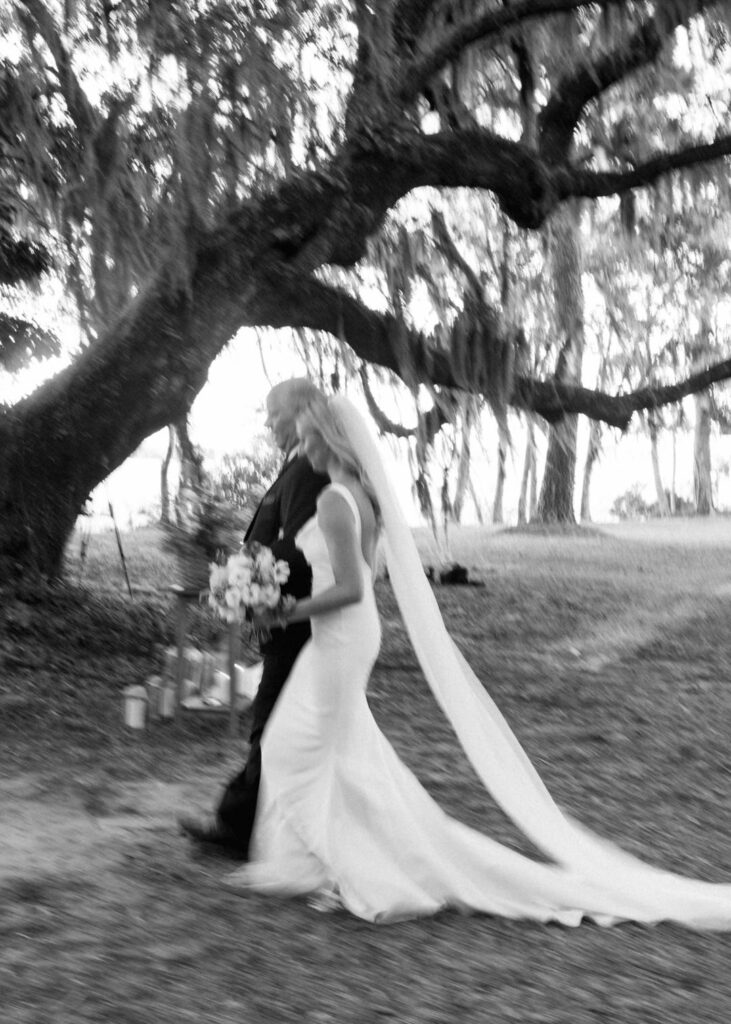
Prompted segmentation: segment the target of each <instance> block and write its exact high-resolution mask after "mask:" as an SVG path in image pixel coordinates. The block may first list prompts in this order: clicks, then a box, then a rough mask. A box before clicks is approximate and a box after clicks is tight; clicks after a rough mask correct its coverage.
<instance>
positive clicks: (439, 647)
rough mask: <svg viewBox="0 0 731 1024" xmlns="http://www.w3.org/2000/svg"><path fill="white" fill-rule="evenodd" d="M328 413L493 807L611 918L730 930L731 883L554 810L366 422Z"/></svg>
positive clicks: (355, 415)
mask: <svg viewBox="0 0 731 1024" xmlns="http://www.w3.org/2000/svg"><path fill="white" fill-rule="evenodd" d="M330 407H331V410H332V412H333V414H334V415H335V417H336V418H337V420H338V421H339V423H340V425H341V427H342V428H343V430H344V431H345V433H346V435H347V437H348V440H349V441H350V443H351V445H352V447H353V450H354V452H355V454H356V456H357V458H358V461H359V462H360V464H361V466H362V467H363V470H364V472H365V474H366V476H367V477H368V481H369V483H370V485H371V487H372V489H373V492H374V493H375V495H376V498H377V501H378V503H379V506H380V513H381V518H382V522H383V530H384V534H385V543H386V560H387V565H388V571H389V576H390V580H391V583H392V585H393V589H394V593H395V595H396V599H397V601H398V604H399V608H400V610H401V614H402V616H403V619H404V623H405V625H406V629H407V631H408V634H409V637H410V639H411V643H412V645H413V647H414V650H415V652H416V655H417V657H418V659H419V663H420V665H421V668H422V670H423V672H424V675H425V676H426V679H427V681H428V683H429V686H430V688H431V690H432V693H433V694H434V696H435V698H436V700H437V702H438V703H439V705H440V707H441V708H442V710H443V712H444V714H445V715H446V717H447V719H448V720H449V722H450V723H451V725H452V727H453V729H454V731H455V733H456V735H457V738H458V739H459V742H460V744H461V746H462V748H463V750H464V752H465V754H466V755H467V757H468V759H469V760H470V762H471V764H472V766H473V768H474V769H475V771H476V772H477V775H478V777H479V778H480V780H481V781H482V783H483V785H484V786H485V788H486V789H487V790H488V792H489V793H490V794H491V795H492V797H493V798H494V800H495V801H496V803H497V804H498V805H499V806H500V807H501V808H502V809H503V811H504V812H505V813H506V814H507V815H508V816H509V817H510V818H511V819H512V820H513V821H514V822H515V824H516V825H517V826H518V827H519V828H520V829H521V830H522V831H523V832H524V833H525V835H526V836H527V837H528V838H529V839H530V840H531V841H532V842H533V843H534V845H535V846H536V848H537V849H539V850H541V851H542V852H543V853H544V854H545V855H546V856H547V857H549V858H550V859H551V860H552V861H554V862H555V863H556V864H558V865H560V866H562V867H563V868H565V869H566V870H567V871H568V872H570V873H571V875H572V876H574V877H576V878H577V879H581V878H583V879H586V880H587V881H591V882H592V884H593V885H594V886H595V887H596V886H599V887H601V889H602V890H603V891H604V892H605V893H606V894H607V895H609V896H612V897H614V896H616V899H617V917H618V918H629V919H633V920H641V921H646V922H650V921H660V920H667V919H673V920H676V921H681V922H683V923H685V924H687V925H690V926H691V927H698V928H718V929H728V928H731V885H720V884H719V885H717V884H712V883H708V882H701V881H696V880H693V879H689V878H684V877H682V876H680V875H676V874H673V873H671V872H667V871H663V870H660V869H658V868H654V867H651V866H650V865H648V864H645V863H643V862H642V861H640V860H638V859H637V858H635V857H633V856H632V855H630V854H628V853H625V852H624V851H622V850H620V849H619V848H618V847H616V846H615V845H613V844H612V843H610V842H608V841H606V840H604V839H601V838H599V837H598V836H596V835H594V834H593V833H591V832H590V831H588V830H587V829H585V828H584V827H583V826H581V825H579V824H578V823H577V822H575V821H573V820H572V819H571V818H570V817H568V816H567V815H566V814H564V813H563V812H562V811H561V810H560V808H559V807H558V806H557V805H556V803H555V802H554V800H553V799H552V797H551V795H550V794H549V792H548V790H547V789H546V787H545V785H544V784H543V782H542V781H541V778H540V776H539V775H538V773H537V771H536V770H535V768H534V767H533V765H532V764H531V762H530V760H529V758H528V756H527V755H526V753H525V751H524V750H523V749H522V747H521V746H520V743H519V742H518V740H517V738H516V737H515V736H514V734H513V732H512V731H511V729H510V727H509V726H508V724H507V722H506V721H505V719H504V718H503V716H502V714H501V713H500V711H499V710H498V708H497V706H496V705H495V703H494V702H493V701H492V699H491V698H490V697H489V695H488V694H487V692H486V691H485V688H484V686H483V685H482V683H481V682H480V680H479V679H478V678H477V677H476V676H475V674H474V672H473V671H472V669H471V668H470V666H469V664H468V663H467V661H466V660H465V659H464V657H463V656H462V654H461V653H460V651H459V650H458V648H457V646H456V645H455V644H454V642H453V641H452V639H451V637H450V636H449V633H448V632H447V629H446V626H445V624H444V621H443V619H442V616H441V612H440V611H439V606H438V605H437V602H436V600H435V598H434V595H433V593H432V590H431V587H430V585H429V583H428V581H427V579H426V576H425V574H424V570H423V567H422V564H421V560H420V558H419V554H418V551H417V549H416V545H415V543H414V539H413V536H412V533H411V530H410V528H409V526H408V524H407V523H406V520H405V518H404V515H403V512H402V510H401V507H400V504H399V501H398V499H397V497H396V495H395V493H394V490H393V487H392V485H391V482H390V480H389V477H388V474H387V473H386V470H385V466H384V464H383V461H382V459H381V456H380V453H379V450H378V445H377V442H376V440H375V438H374V437H373V435H372V433H371V430H370V428H369V427H368V425H367V423H366V421H365V419H364V418H363V416H362V415H361V414H360V412H359V411H358V410H357V409H356V408H355V406H354V405H353V404H352V403H351V402H350V401H349V400H348V399H347V398H344V397H343V396H340V395H337V396H335V397H334V398H332V399H330Z"/></svg>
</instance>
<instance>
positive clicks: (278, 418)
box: [265, 388, 297, 452]
mask: <svg viewBox="0 0 731 1024" xmlns="http://www.w3.org/2000/svg"><path fill="white" fill-rule="evenodd" d="M266 407H267V418H266V420H265V426H266V428H267V430H269V431H270V432H271V435H272V437H273V438H274V443H275V444H276V446H277V448H280V449H281V450H282V451H283V452H286V451H289V449H290V448H292V447H293V446H294V444H295V443H296V441H297V432H296V429H295V412H294V409H293V408H292V402H291V401H289V400H288V397H287V392H286V390H285V389H284V388H278V389H276V390H274V391H272V392H270V394H269V395H268V397H267V400H266Z"/></svg>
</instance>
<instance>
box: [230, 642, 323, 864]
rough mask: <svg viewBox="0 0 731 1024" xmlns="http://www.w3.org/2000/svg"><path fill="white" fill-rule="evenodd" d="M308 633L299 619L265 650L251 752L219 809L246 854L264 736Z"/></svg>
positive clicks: (253, 813) (256, 698)
mask: <svg viewBox="0 0 731 1024" xmlns="http://www.w3.org/2000/svg"><path fill="white" fill-rule="evenodd" d="M290 634H292V635H290ZM309 637H310V625H309V623H308V622H303V623H297V625H296V626H290V627H289V629H288V630H287V644H286V645H284V644H281V642H280V644H279V645H278V646H277V649H276V650H274V651H268V652H265V656H264V667H263V671H262V676H261V682H260V683H259V689H258V690H257V694H256V697H255V698H254V703H253V704H252V708H251V712H252V722H251V735H250V737H249V740H250V743H251V746H250V748H249V756H248V757H247V759H246V764H245V765H244V767H243V769H242V770H241V771H240V772H239V774H238V775H235V776H234V777H233V779H231V781H230V782H229V783H228V784H227V786H226V789H225V790H224V793H223V796H222V797H221V802H220V803H219V805H218V808H217V810H216V818H217V821H218V824H219V825H220V826H221V828H223V829H225V831H226V833H227V834H228V835H229V836H230V837H231V839H232V841H233V842H234V843H235V845H236V847H237V849H240V852H241V856H242V857H243V858H245V857H247V856H248V853H249V841H250V839H251V833H252V830H253V828H254V818H255V816H256V804H257V798H258V795H259V781H260V779H261V736H262V733H263V731H264V726H265V725H266V723H267V720H268V718H269V715H270V714H271V712H272V708H273V707H274V705H275V703H276V701H277V697H279V694H280V693H281V691H282V687H283V686H284V684H285V682H286V681H287V677H288V676H289V673H290V672H291V670H292V666H293V665H294V663H295V661H296V660H297V655H298V654H299V653H300V651H301V650H302V648H303V647H304V645H305V643H306V642H307V640H308V639H309Z"/></svg>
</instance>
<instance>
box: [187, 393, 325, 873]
mask: <svg viewBox="0 0 731 1024" xmlns="http://www.w3.org/2000/svg"><path fill="white" fill-rule="evenodd" d="M318 394H319V392H318V390H317V388H316V387H315V385H314V384H312V383H311V382H310V381H309V380H307V379H306V378H300V377H296V378H292V379H291V380H286V381H283V382H282V383H281V384H277V385H275V387H273V388H272V390H271V391H270V392H269V395H268V396H267V400H266V407H267V418H266V425H267V427H268V429H269V430H270V431H271V433H272V436H273V439H274V441H275V443H276V445H277V446H278V447H279V448H280V449H281V450H282V452H283V453H284V464H283V466H282V469H281V471H280V473H279V476H278V477H277V479H276V480H275V481H274V483H273V484H272V486H271V487H270V488H269V490H268V491H267V492H266V494H265V495H264V497H263V498H262V500H261V503H260V505H259V507H258V509H257V511H256V513H255V514H254V518H253V519H252V521H251V523H250V525H249V529H248V530H247V533H246V538H245V539H246V540H247V541H258V542H259V543H260V544H265V545H266V546H267V547H270V548H271V549H272V551H273V552H274V554H275V555H276V557H277V558H283V559H285V560H286V561H287V562H289V567H290V576H289V580H288V581H287V585H286V587H285V588H283V590H284V591H285V592H286V593H289V594H292V595H293V596H294V597H306V596H307V595H308V594H309V593H310V588H311V586H312V572H311V570H310V567H309V565H308V564H307V562H306V560H305V557H304V555H303V554H302V552H301V551H300V550H299V548H297V547H296V546H295V543H294V538H295V536H296V534H297V532H298V531H299V529H300V528H301V527H302V526H304V524H305V523H306V522H307V520H308V519H310V518H311V517H312V516H313V515H314V514H315V504H316V501H317V496H318V494H319V493H320V491H321V490H322V488H323V487H324V486H325V485H326V484H327V483H329V480H328V478H327V477H326V476H324V475H323V474H321V473H316V472H315V471H314V470H313V468H312V466H311V465H310V463H309V461H308V460H307V459H306V458H304V456H301V455H299V454H298V452H297V434H296V421H297V416H298V415H299V413H300V412H301V411H302V410H303V409H304V408H305V407H306V406H307V405H308V404H309V402H310V401H311V400H312V399H313V398H314V397H315V396H316V395H318ZM309 636H310V624H309V622H301V623H294V624H292V625H290V626H289V628H288V629H287V630H286V631H285V630H281V629H273V630H272V634H271V639H270V640H269V641H267V643H266V644H263V645H262V649H261V652H262V656H263V661H264V665H263V671H262V677H261V682H260V683H259V689H258V691H257V694H256V697H255V699H254V703H253V705H252V723H251V735H250V744H251V746H250V748H249V756H248V758H247V760H246V764H245V765H244V768H243V769H242V771H240V772H239V774H238V775H236V776H234V778H233V779H231V781H230V782H229V783H228V785H227V786H226V788H225V790H224V793H223V796H222V798H221V801H220V803H219V804H218V807H217V808H216V811H215V815H214V816H213V818H212V819H210V820H206V819H203V820H200V819H197V818H192V817H185V818H181V819H180V827H181V829H182V830H183V832H185V833H186V834H187V835H188V836H190V838H191V839H193V840H194V841H196V842H197V843H199V844H201V845H203V846H210V845H214V846H215V847H217V848H218V849H219V850H221V851H222V852H224V853H227V854H229V855H231V856H233V857H236V858H238V859H241V860H246V859H247V857H248V851H249V840H250V838H251V832H252V828H253V826H254V816H255V814H256V801H257V796H258V792H259V779H260V777H261V746H260V743H261V735H262V732H263V731H264V726H265V725H266V722H267V719H268V718H269V715H270V714H271V711H272V708H273V707H274V705H275V703H276V700H277V697H278V696H279V694H280V692H281V690H282V687H283V686H284V683H285V680H286V679H287V676H288V675H289V673H290V670H291V668H292V666H293V664H294V662H295V659H296V658H297V655H298V654H299V652H300V650H301V649H302V647H303V646H304V644H305V643H306V642H307V640H308V639H309Z"/></svg>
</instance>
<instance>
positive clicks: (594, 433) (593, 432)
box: [580, 420, 602, 523]
mask: <svg viewBox="0 0 731 1024" xmlns="http://www.w3.org/2000/svg"><path fill="white" fill-rule="evenodd" d="M601 439H602V428H601V424H599V423H597V422H596V420H592V421H591V425H590V427H589V444H588V446H587V449H586V461H585V462H584V479H583V481H582V484H581V513H580V515H581V522H582V523H590V522H591V521H592V520H591V475H592V472H593V470H594V465H595V464H596V461H597V459H598V458H599V452H600V451H601Z"/></svg>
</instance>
